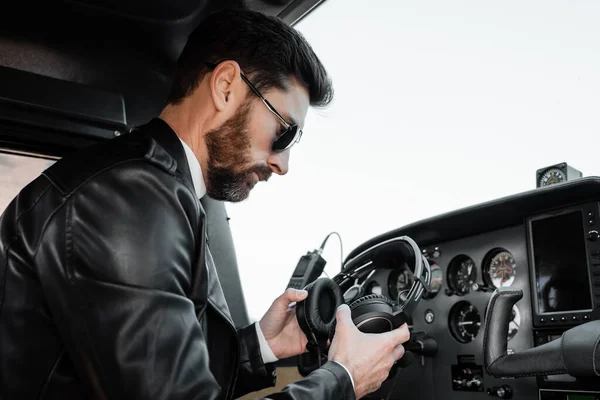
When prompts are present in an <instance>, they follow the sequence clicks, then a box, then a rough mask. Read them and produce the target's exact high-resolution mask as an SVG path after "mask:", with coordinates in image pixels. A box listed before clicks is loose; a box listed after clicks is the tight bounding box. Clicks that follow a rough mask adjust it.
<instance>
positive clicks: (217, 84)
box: [209, 60, 241, 111]
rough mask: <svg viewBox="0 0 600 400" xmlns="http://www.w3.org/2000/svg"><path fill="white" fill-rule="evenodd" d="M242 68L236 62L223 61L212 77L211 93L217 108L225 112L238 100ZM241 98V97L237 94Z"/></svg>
mask: <svg viewBox="0 0 600 400" xmlns="http://www.w3.org/2000/svg"><path fill="white" fill-rule="evenodd" d="M240 72H241V71H240V66H239V64H238V63H237V62H235V61H229V60H228V61H223V62H221V63H219V65H217V67H216V68H215V69H214V70H213V72H212V75H211V77H210V82H209V85H210V93H211V96H212V98H213V102H214V104H215V107H216V108H217V110H219V111H225V110H226V109H227V107H229V106H230V105H231V104H234V103H235V102H236V100H238V99H237V98H236V94H237V93H236V90H235V89H236V87H237V86H239V81H240ZM237 96H238V97H239V96H240V95H239V94H237Z"/></svg>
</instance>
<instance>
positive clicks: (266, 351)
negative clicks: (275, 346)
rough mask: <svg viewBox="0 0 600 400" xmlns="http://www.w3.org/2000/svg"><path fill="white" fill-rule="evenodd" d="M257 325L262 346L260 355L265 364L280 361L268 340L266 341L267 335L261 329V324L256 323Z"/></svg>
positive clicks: (259, 341) (257, 332) (257, 333)
mask: <svg viewBox="0 0 600 400" xmlns="http://www.w3.org/2000/svg"><path fill="white" fill-rule="evenodd" d="M254 325H256V335H257V336H258V344H259V345H260V354H261V356H262V359H263V362H264V363H265V364H268V363H274V362H275V361H277V360H279V359H278V358H277V357H275V354H273V350H271V348H270V347H269V343H267V339H265V335H263V333H262V329H260V323H258V322H257V323H255V324H254Z"/></svg>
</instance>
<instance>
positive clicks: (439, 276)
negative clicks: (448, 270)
mask: <svg viewBox="0 0 600 400" xmlns="http://www.w3.org/2000/svg"><path fill="white" fill-rule="evenodd" d="M429 265H430V266H431V283H430V284H429V293H427V294H425V296H424V297H425V298H426V299H433V298H434V297H435V296H436V295H437V294H438V292H439V291H440V289H441V288H442V281H443V280H444V273H443V272H442V269H441V268H440V266H439V265H437V264H436V263H434V262H430V263H429Z"/></svg>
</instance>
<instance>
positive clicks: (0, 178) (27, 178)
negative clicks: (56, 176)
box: [0, 152, 54, 214]
mask: <svg viewBox="0 0 600 400" xmlns="http://www.w3.org/2000/svg"><path fill="white" fill-rule="evenodd" d="M53 163H54V161H53V160H47V159H44V158H38V157H31V156H26V155H21V154H11V153H2V152H0V188H2V190H0V214H2V212H4V209H6V207H7V206H8V204H9V203H10V202H11V201H12V200H13V198H14V197H15V196H16V195H17V194H18V193H19V191H20V190H21V189H23V188H24V187H25V186H26V185H27V184H28V183H29V182H31V181H33V180H34V179H35V178H37V177H38V175H39V174H40V173H42V172H43V171H44V170H45V169H46V168H48V167H49V166H50V165H52V164H53Z"/></svg>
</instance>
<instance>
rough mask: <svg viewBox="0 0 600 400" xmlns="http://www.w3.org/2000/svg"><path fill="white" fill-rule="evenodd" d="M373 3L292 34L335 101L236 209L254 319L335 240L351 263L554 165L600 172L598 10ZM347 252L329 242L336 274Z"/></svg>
mask: <svg viewBox="0 0 600 400" xmlns="http://www.w3.org/2000/svg"><path fill="white" fill-rule="evenodd" d="M376 3H377V6H374V4H375V3H374V2H366V1H349V0H327V1H325V2H324V3H323V4H322V5H321V6H319V7H318V8H317V9H316V10H314V12H312V13H311V14H310V15H309V16H307V17H306V18H305V19H304V20H302V21H301V22H300V23H299V24H298V26H297V28H298V29H299V30H300V31H301V32H302V33H303V34H304V35H305V36H306V38H307V39H308V41H309V42H310V43H311V44H312V46H313V48H314V49H315V51H316V53H317V54H318V55H319V57H320V58H321V59H322V61H323V63H324V64H325V66H326V68H327V69H328V70H329V72H330V74H331V76H332V78H333V82H334V86H335V90H336V95H335V100H334V103H333V104H332V105H331V106H330V107H329V108H328V109H326V110H321V111H319V110H311V111H310V112H309V115H308V117H307V121H306V124H305V130H304V131H305V135H304V136H303V139H302V142H301V143H300V144H299V145H297V146H296V147H295V148H294V149H293V150H292V152H291V160H290V172H289V173H288V175H287V176H284V177H273V178H272V179H271V180H270V181H269V182H268V183H267V184H260V185H258V186H257V187H256V188H255V189H254V190H253V192H252V194H251V196H250V198H249V200H247V201H245V202H243V203H240V204H233V205H232V204H228V205H227V208H228V212H229V216H230V217H231V221H230V223H231V228H232V231H233V235H234V240H235V245H236V250H237V253H238V262H239V266H240V274H241V278H242V285H243V289H244V294H245V296H246V299H247V304H248V311H249V314H250V318H251V319H258V318H260V317H261V316H262V314H263V313H264V312H265V311H266V309H267V308H268V307H269V305H270V304H271V302H272V300H273V299H274V298H275V297H277V296H278V295H279V294H281V293H282V292H283V290H284V289H285V287H286V285H287V282H288V280H289V278H290V275H291V274H292V272H293V270H294V267H295V266H296V263H297V261H298V259H299V258H300V256H302V255H303V254H305V253H306V252H307V251H310V250H313V249H315V248H317V247H318V246H319V245H320V244H321V242H322V240H323V239H324V237H325V236H326V235H327V234H328V233H329V232H331V231H337V232H339V233H340V234H341V236H342V238H343V244H344V252H345V254H344V256H345V255H346V254H347V253H348V252H349V251H351V250H352V249H353V248H354V247H356V246H357V245H359V244H361V243H362V242H364V241H366V240H368V239H370V238H372V237H373V236H376V235H378V234H380V233H383V232H386V231H388V230H391V229H394V228H398V227H401V226H403V225H406V224H408V223H411V222H414V221H417V220H420V219H423V218H427V217H430V216H434V215H437V214H440V213H444V212H448V211H452V210H455V209H457V208H462V207H465V206H469V205H473V204H477V203H480V202H484V201H488V200H492V199H496V198H499V197H503V196H507V195H511V194H515V193H519V192H523V191H527V190H531V189H534V188H535V187H536V171H537V170H538V169H539V168H542V167H545V166H549V165H553V164H557V163H561V162H566V163H568V164H569V165H571V166H573V167H574V168H576V169H578V170H579V171H582V172H583V175H584V176H591V175H598V174H599V173H600V167H598V153H599V150H598V144H597V143H598V136H599V135H600V117H599V112H598V110H600V74H599V73H598V72H599V71H600V41H599V40H598V38H600V24H598V16H599V15H600V2H597V1H578V2H566V1H547V0H544V1H527V2H523V1H503V2H494V3H490V2H478V1H462V2H447V1H442V0H438V1H430V2H405V1H397V0H387V1H384V0H378V1H377V2H376ZM339 251H340V250H339V244H338V243H337V242H336V238H335V237H332V238H330V240H329V242H328V244H327V246H326V249H325V252H324V258H325V259H326V260H327V262H328V264H327V266H326V268H325V271H326V272H327V273H328V274H329V276H332V275H334V274H335V273H336V272H337V271H339V268H340V254H339ZM265 282H268V284H266V283H265Z"/></svg>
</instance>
